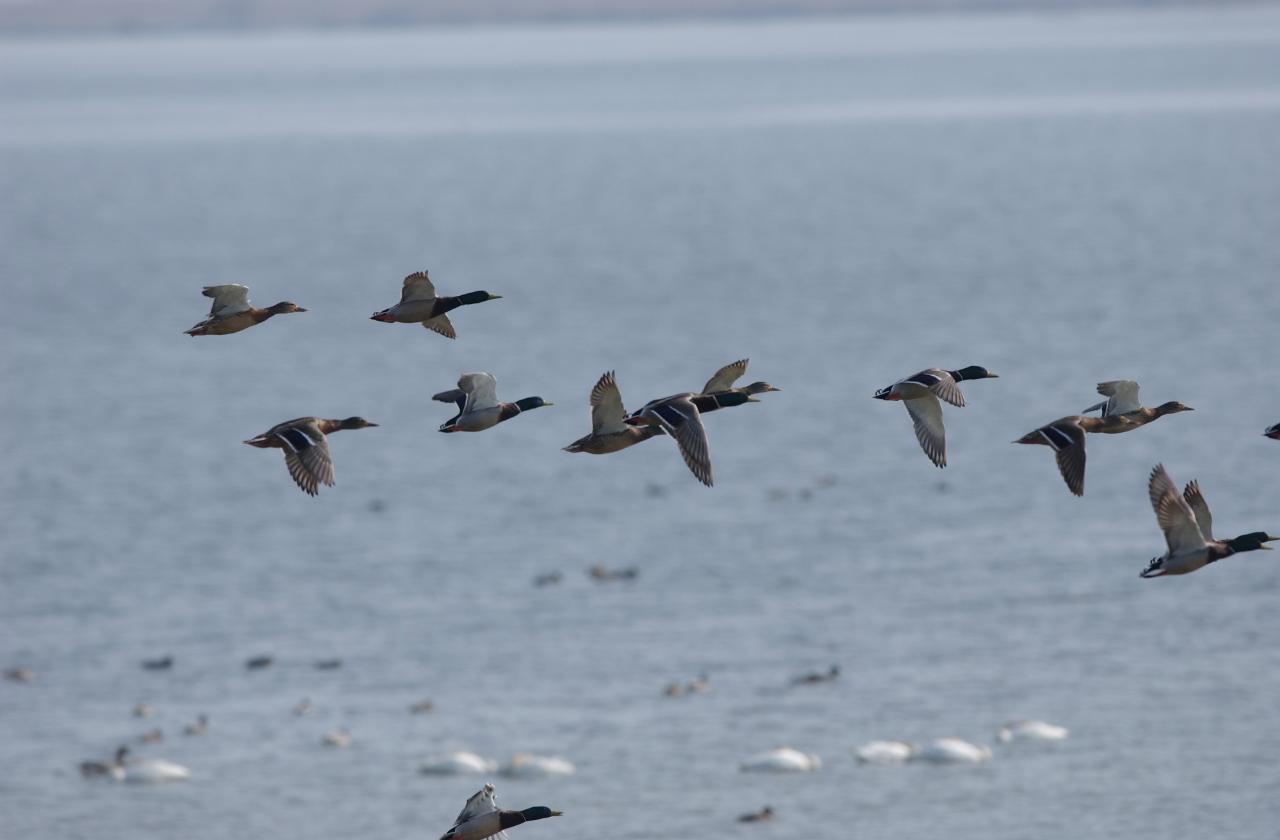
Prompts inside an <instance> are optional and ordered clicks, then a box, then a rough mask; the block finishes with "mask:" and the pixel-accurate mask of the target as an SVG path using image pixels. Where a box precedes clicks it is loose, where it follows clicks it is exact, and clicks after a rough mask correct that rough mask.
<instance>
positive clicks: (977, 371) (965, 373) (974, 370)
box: [947, 365, 1000, 382]
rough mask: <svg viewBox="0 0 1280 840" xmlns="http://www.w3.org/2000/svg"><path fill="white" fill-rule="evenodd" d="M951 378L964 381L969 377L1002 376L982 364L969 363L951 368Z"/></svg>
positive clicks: (987, 377) (991, 377)
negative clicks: (954, 368)
mask: <svg viewBox="0 0 1280 840" xmlns="http://www.w3.org/2000/svg"><path fill="white" fill-rule="evenodd" d="M947 373H949V374H951V378H952V379H954V380H955V381H957V382H964V381H966V380H969V379H999V378H1000V377H999V376H997V375H996V374H994V373H992V372H991V371H989V370H987V369H986V368H984V367H982V366H981V365H969V366H968V367H962V368H960V369H959V370H949V371H947Z"/></svg>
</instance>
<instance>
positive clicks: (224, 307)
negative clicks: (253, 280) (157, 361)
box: [186, 283, 307, 336]
mask: <svg viewBox="0 0 1280 840" xmlns="http://www.w3.org/2000/svg"><path fill="white" fill-rule="evenodd" d="M202 294H203V295H204V296H205V297H208V298H213V306H212V308H210V309H209V317H208V318H206V319H204V320H203V321H201V322H200V323H198V324H196V325H195V326H194V327H192V328H191V329H189V330H187V331H186V334H187V335H190V336H197V335H230V334H231V333H238V332H240V331H241V330H247V329H249V327H252V326H254V325H255V324H261V323H262V322H263V321H265V320H267V319H268V318H270V317H271V316H272V315H285V314H288V313H290V312H306V311H307V310H305V309H303V308H302V307H301V306H298V304H296V303H292V302H290V301H287V300H282V301H280V302H279V303H277V304H276V305H275V306H269V307H267V308H266V309H258V308H257V307H254V306H252V305H250V303H249V287H248V286H242V285H240V284H239V283H227V284H225V285H222V286H205V287H204V291H203V292H202Z"/></svg>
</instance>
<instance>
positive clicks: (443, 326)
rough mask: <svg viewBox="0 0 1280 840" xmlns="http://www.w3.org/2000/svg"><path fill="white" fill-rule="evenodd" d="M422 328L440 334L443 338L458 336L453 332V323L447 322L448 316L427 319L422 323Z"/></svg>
mask: <svg viewBox="0 0 1280 840" xmlns="http://www.w3.org/2000/svg"><path fill="white" fill-rule="evenodd" d="M422 326H424V327H426V328H427V329H429V330H431V331H432V332H437V333H440V334H441V335H442V336H444V337H445V338H457V337H458V334H457V333H456V332H454V331H453V322H452V321H450V320H449V316H448V315H437V316H436V317H434V318H428V319H427V320H425V321H423V322H422Z"/></svg>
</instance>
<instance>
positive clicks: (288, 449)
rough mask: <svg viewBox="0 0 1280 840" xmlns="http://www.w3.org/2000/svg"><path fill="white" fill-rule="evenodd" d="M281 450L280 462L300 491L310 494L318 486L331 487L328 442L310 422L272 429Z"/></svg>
mask: <svg viewBox="0 0 1280 840" xmlns="http://www.w3.org/2000/svg"><path fill="white" fill-rule="evenodd" d="M274 436H275V437H276V438H278V439H279V440H280V444H281V448H282V449H284V463H285V466H286V467H288V469H289V475H290V476H292V477H293V480H294V482H295V483H296V484H297V485H298V486H299V487H300V488H302V492H304V493H306V494H307V495H309V496H314V495H316V493H318V492H319V490H320V485H321V484H323V485H325V486H326V487H332V486H333V461H332V460H330V458H329V442H328V441H327V440H326V439H325V436H324V434H323V433H322V432H321V431H320V429H319V427H317V426H316V425H315V423H314V422H312V423H308V424H304V425H300V426H289V427H285V428H282V429H279V430H277V431H275V432H274Z"/></svg>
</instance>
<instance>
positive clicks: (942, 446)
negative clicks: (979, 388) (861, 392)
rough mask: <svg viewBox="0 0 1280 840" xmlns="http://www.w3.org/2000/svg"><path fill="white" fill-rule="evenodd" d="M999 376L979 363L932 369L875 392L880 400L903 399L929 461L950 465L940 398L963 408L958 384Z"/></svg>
mask: <svg viewBox="0 0 1280 840" xmlns="http://www.w3.org/2000/svg"><path fill="white" fill-rule="evenodd" d="M998 378H999V377H998V376H997V375H996V374H994V373H992V372H991V371H989V370H987V369H986V368H984V367H979V366H978V365H970V366H968V367H964V368H961V369H960V370H942V369H941V368H929V369H927V370H922V371H920V372H919V373H917V374H913V375H911V376H908V377H907V378H906V379H900V380H898V381H897V382H895V383H893V384H892V385H890V386H888V387H886V388H881V389H880V390H879V391H876V392H875V395H874V396H875V398H876V399H878V400H890V401H894V400H901V401H902V404H903V405H904V406H906V408H907V413H908V414H910V415H911V422H912V424H913V425H914V426H915V429H916V440H918V441H920V448H921V449H923V450H924V454H925V455H928V456H929V460H930V461H932V462H933V463H934V465H935V466H937V467H945V466H946V465H947V432H946V429H945V428H944V427H943V425H942V405H941V404H940V403H939V402H938V399H939V398H941V399H943V400H946V401H947V402H949V403H951V404H952V405H954V406H957V407H961V408H963V407H964V394H962V393H961V392H960V389H959V388H958V387H957V385H956V383H958V382H964V381H966V380H969V379H998Z"/></svg>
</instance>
